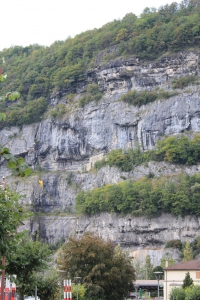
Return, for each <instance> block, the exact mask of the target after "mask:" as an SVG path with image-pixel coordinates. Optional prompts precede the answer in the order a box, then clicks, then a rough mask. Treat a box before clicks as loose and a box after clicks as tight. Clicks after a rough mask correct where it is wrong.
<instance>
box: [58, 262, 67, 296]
mask: <svg viewBox="0 0 200 300" xmlns="http://www.w3.org/2000/svg"><path fill="white" fill-rule="evenodd" d="M60 267H61V266H60ZM57 272H58V273H61V274H60V276H59V277H60V282H58V286H59V300H61V286H62V273H66V271H64V270H57Z"/></svg>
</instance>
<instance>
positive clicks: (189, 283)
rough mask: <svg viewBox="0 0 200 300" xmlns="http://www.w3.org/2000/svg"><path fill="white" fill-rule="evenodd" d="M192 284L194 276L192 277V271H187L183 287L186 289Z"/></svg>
mask: <svg viewBox="0 0 200 300" xmlns="http://www.w3.org/2000/svg"><path fill="white" fill-rule="evenodd" d="M192 284H193V280H192V278H191V277H190V273H189V272H187V273H186V274H185V278H184V280H183V285H182V287H183V289H185V288H187V287H189V286H191V285H192Z"/></svg>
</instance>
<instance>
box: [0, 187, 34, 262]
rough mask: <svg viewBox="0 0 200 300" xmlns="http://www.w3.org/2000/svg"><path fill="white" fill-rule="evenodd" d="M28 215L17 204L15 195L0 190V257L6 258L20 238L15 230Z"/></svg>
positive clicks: (5, 190) (6, 190)
mask: <svg viewBox="0 0 200 300" xmlns="http://www.w3.org/2000/svg"><path fill="white" fill-rule="evenodd" d="M26 216H28V214H26V213H25V212H24V209H23V208H22V206H21V205H20V204H19V196H18V194H17V193H15V192H12V191H10V190H9V189H8V188H6V189H3V188H2V187H1V188H0V220H1V221H0V257H4V256H8V255H9V253H10V249H11V248H13V247H14V241H15V240H16V239H17V238H18V237H19V236H20V234H17V228H18V226H19V225H20V222H21V221H22V220H23V219H24V218H25V217H26Z"/></svg>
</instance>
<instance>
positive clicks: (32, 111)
mask: <svg viewBox="0 0 200 300" xmlns="http://www.w3.org/2000/svg"><path fill="white" fill-rule="evenodd" d="M47 106H48V101H47V99H45V98H44V97H41V98H39V99H37V100H34V101H30V102H28V103H27V105H26V106H25V107H23V108H18V109H13V110H12V111H10V112H9V113H7V117H6V121H5V122H0V128H3V127H4V126H22V125H24V124H31V123H34V122H39V121H41V117H42V115H43V114H44V112H45V111H46V109H47Z"/></svg>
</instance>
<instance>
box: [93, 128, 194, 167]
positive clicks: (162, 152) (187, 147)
mask: <svg viewBox="0 0 200 300" xmlns="http://www.w3.org/2000/svg"><path fill="white" fill-rule="evenodd" d="M199 145H200V135H198V134H196V135H195V136H194V137H193V138H191V139H190V138H189V137H188V136H170V137H167V138H165V139H163V140H158V141H157V144H156V146H155V148H154V150H149V151H146V152H143V151H141V149H140V147H139V146H138V147H137V148H136V149H134V150H133V149H125V150H122V149H117V150H112V151H110V152H109V153H108V154H107V155H106V157H105V158H104V159H103V160H101V161H97V162H96V163H95V168H96V169H97V170H98V169H100V168H102V167H104V166H106V165H108V166H110V167H113V166H115V167H118V168H119V169H120V170H121V171H123V172H129V171H131V170H133V169H134V167H136V166H139V165H141V164H143V163H146V162H149V161H151V160H153V161H167V162H170V163H175V164H183V165H193V164H197V163H198V162H199V161H200V148H199Z"/></svg>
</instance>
